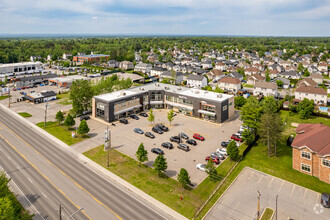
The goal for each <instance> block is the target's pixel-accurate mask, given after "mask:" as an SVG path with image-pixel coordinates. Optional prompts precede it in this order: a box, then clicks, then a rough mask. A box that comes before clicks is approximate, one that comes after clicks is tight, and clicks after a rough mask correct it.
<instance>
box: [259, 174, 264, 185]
mask: <svg viewBox="0 0 330 220" xmlns="http://www.w3.org/2000/svg"><path fill="white" fill-rule="evenodd" d="M262 177H264V176H261V178H260V180H259V181H258V184H259V183H260V181H261V179H262Z"/></svg>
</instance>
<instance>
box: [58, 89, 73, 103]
mask: <svg viewBox="0 0 330 220" xmlns="http://www.w3.org/2000/svg"><path fill="white" fill-rule="evenodd" d="M69 96H70V93H69V92H64V93H61V94H57V95H56V99H62V100H61V101H60V102H58V104H61V105H71V104H72V101H71V100H70V99H69Z"/></svg>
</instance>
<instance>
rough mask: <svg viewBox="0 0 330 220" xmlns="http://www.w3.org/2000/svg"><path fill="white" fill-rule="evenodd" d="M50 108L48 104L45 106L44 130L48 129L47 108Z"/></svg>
mask: <svg viewBox="0 0 330 220" xmlns="http://www.w3.org/2000/svg"><path fill="white" fill-rule="evenodd" d="M48 107H49V105H48V103H46V104H45V123H44V129H46V121H47V108H48Z"/></svg>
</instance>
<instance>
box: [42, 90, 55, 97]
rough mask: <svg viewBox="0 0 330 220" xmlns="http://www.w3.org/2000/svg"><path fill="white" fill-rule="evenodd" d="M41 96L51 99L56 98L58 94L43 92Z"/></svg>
mask: <svg viewBox="0 0 330 220" xmlns="http://www.w3.org/2000/svg"><path fill="white" fill-rule="evenodd" d="M41 95H42V96H43V97H45V98H46V97H51V96H56V92H54V91H47V92H41Z"/></svg>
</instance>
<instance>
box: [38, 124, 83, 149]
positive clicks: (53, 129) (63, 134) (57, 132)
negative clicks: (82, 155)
mask: <svg viewBox="0 0 330 220" xmlns="http://www.w3.org/2000/svg"><path fill="white" fill-rule="evenodd" d="M37 126H38V127H40V128H42V129H44V122H39V123H38V124H37ZM44 130H45V131H47V132H48V133H50V134H51V135H53V136H55V137H56V138H58V139H60V140H61V141H63V142H64V143H66V144H67V145H69V146H70V145H73V144H75V143H78V142H80V141H82V140H84V139H86V138H89V137H88V136H87V135H85V136H84V137H81V135H78V137H76V138H73V137H72V136H71V132H72V131H75V129H70V130H68V129H67V127H64V126H61V125H58V123H57V122H54V121H49V122H47V123H46V129H44Z"/></svg>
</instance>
